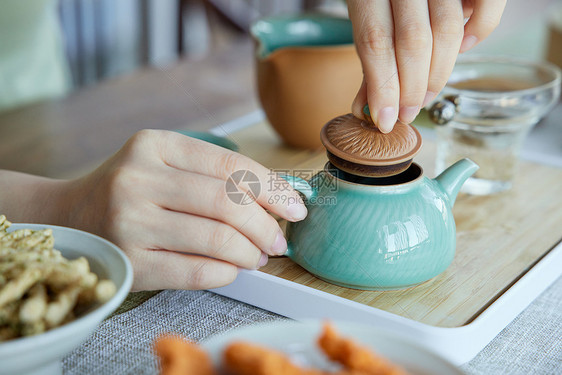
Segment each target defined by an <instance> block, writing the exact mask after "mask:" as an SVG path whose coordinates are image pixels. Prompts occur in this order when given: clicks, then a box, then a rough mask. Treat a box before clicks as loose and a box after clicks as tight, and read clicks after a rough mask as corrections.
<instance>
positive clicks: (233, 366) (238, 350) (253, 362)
mask: <svg viewBox="0 0 562 375" xmlns="http://www.w3.org/2000/svg"><path fill="white" fill-rule="evenodd" d="M222 363H223V366H224V368H225V370H226V371H227V373H228V374H231V375H250V374H254V375H322V374H324V373H323V372H322V371H319V370H308V369H303V368H301V367H299V366H297V365H295V364H293V363H292V362H291V360H290V359H289V358H288V357H287V356H286V355H285V354H283V353H281V352H278V351H275V350H271V349H266V348H263V347H261V346H259V345H255V344H250V343H246V342H234V343H232V344H230V345H228V347H227V348H226V349H225V351H224V353H223V362H222Z"/></svg>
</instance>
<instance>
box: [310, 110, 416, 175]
mask: <svg viewBox="0 0 562 375" xmlns="http://www.w3.org/2000/svg"><path fill="white" fill-rule="evenodd" d="M363 113H364V116H365V118H364V119H359V118H357V117H355V116H354V115H352V114H351V113H350V114H347V115H343V116H339V117H336V118H335V119H333V120H331V121H330V122H328V123H327V124H326V125H324V127H323V128H322V132H321V134H320V137H321V140H322V144H323V145H324V147H326V150H327V151H328V159H329V160H330V162H331V163H332V164H333V165H334V166H336V167H337V168H339V169H341V170H343V171H345V172H348V173H352V174H355V175H359V176H365V177H387V176H392V175H395V174H398V173H400V172H402V171H404V170H406V169H407V168H408V167H409V166H410V164H411V163H412V159H413V157H414V156H415V155H416V154H417V153H418V152H419V151H420V149H421V145H422V139H421V136H420V133H419V132H418V131H417V130H416V129H415V128H414V127H413V126H411V125H405V124H402V123H401V122H397V123H396V125H395V126H394V129H393V130H392V131H391V132H390V133H388V134H385V133H382V132H381V131H380V130H379V129H378V128H377V127H376V126H375V124H374V123H373V121H372V119H371V116H370V112H369V108H368V106H365V107H364V108H363Z"/></svg>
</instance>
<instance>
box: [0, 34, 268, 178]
mask: <svg viewBox="0 0 562 375" xmlns="http://www.w3.org/2000/svg"><path fill="white" fill-rule="evenodd" d="M253 66H254V64H253V46H252V44H251V42H250V40H249V39H247V38H241V39H239V40H235V41H233V42H232V43H230V44H229V45H226V46H224V47H223V48H220V49H218V50H215V51H213V52H212V53H211V54H210V55H209V56H207V57H206V58H205V59H203V60H199V61H180V62H179V63H178V64H176V65H174V66H172V67H169V68H161V69H159V68H147V69H143V70H140V71H137V72H135V73H133V74H131V75H128V76H125V77H122V78H117V79H113V80H109V81H106V82H103V83H101V84H98V85H96V86H92V87H90V88H87V89H84V90H81V91H77V92H74V93H72V94H70V95H69V96H68V97H64V98H59V99H53V100H48V101H43V102H38V103H36V104H33V105H28V106H24V107H20V108H17V109H14V110H11V111H8V112H3V113H0V169H10V170H17V171H22V172H27V173H32V174H37V175H42V176H48V177H54V178H68V177H74V176H79V175H81V174H83V173H85V172H87V171H89V170H91V169H93V168H94V167H95V166H97V165H98V164H99V163H100V162H101V161H103V160H104V159H106V158H107V157H109V156H110V155H112V154H113V153H114V152H115V151H117V150H118V149H119V148H120V147H121V145H123V143H125V141H126V140H127V139H128V138H129V137H130V136H131V135H133V134H134V133H135V132H137V131H138V130H141V129H146V128H153V129H193V130H204V129H208V128H211V127H213V126H216V125H219V124H220V123H222V122H224V121H227V120H229V119H232V118H235V117H237V116H241V115H243V114H246V113H248V112H250V111H252V110H255V109H256V108H258V102H257V100H256V95H255V93H254V92H255V90H254V72H253Z"/></svg>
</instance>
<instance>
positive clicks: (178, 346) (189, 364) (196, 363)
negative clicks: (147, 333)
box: [154, 336, 217, 375]
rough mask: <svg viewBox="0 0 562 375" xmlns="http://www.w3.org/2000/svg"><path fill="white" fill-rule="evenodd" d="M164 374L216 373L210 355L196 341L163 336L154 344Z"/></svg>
mask: <svg viewBox="0 0 562 375" xmlns="http://www.w3.org/2000/svg"><path fill="white" fill-rule="evenodd" d="M154 350H155V351H156V354H157V355H158V356H159V357H160V364H161V367H162V372H161V374H162V375H216V374H217V373H216V372H215V370H214V369H213V363H212V362H211V359H210V358H209V355H208V354H207V353H206V352H205V351H203V349H201V348H200V347H199V346H197V345H196V344H194V343H190V342H187V341H185V340H183V339H181V338H179V337H174V336H162V337H160V338H159V339H158V340H157V341H156V344H155V345H154Z"/></svg>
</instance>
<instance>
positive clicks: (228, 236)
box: [208, 223, 236, 257]
mask: <svg viewBox="0 0 562 375" xmlns="http://www.w3.org/2000/svg"><path fill="white" fill-rule="evenodd" d="M235 235H236V231H235V230H234V229H233V228H232V227H230V226H228V225H223V224H219V223H217V224H216V225H215V227H214V228H213V229H212V230H211V232H210V233H209V239H208V246H209V250H210V254H209V255H210V256H212V257H215V255H217V253H218V252H220V251H221V249H222V248H224V246H225V245H226V243H227V242H228V241H230V240H232V239H233V238H234V236H235Z"/></svg>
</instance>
